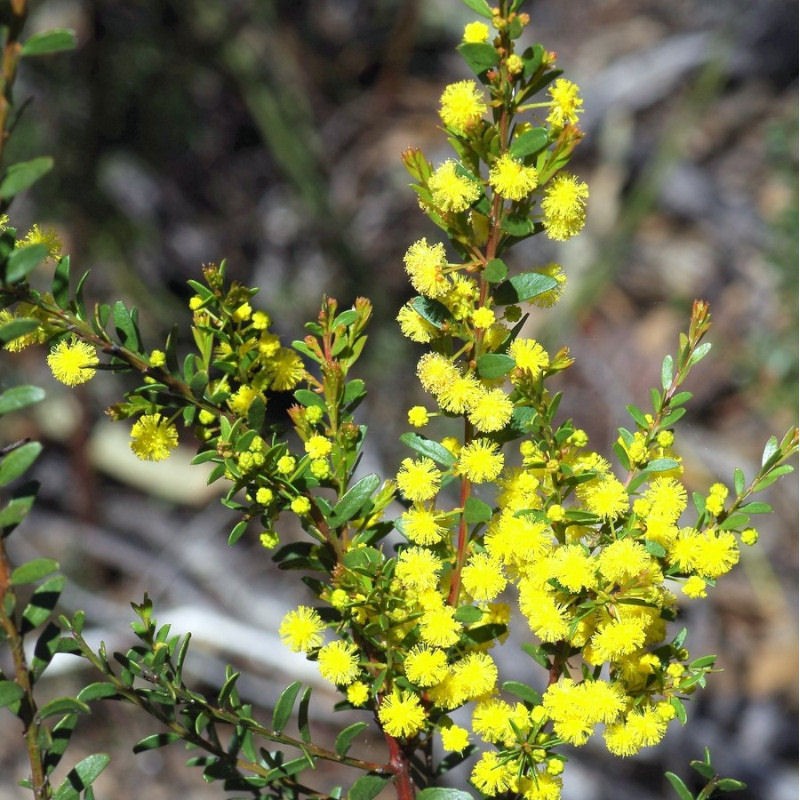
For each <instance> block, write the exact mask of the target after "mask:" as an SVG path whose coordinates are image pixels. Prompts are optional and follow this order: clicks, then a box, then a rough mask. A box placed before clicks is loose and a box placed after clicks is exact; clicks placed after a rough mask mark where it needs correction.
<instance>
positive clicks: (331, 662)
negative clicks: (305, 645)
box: [318, 640, 359, 686]
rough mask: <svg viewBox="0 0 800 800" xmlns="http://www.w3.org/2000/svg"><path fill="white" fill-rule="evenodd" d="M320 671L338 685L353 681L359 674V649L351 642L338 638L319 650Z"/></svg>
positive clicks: (328, 679) (324, 676) (326, 678)
mask: <svg viewBox="0 0 800 800" xmlns="http://www.w3.org/2000/svg"><path fill="white" fill-rule="evenodd" d="M318 664H319V672H320V675H322V677H323V678H325V680H326V681H330V682H331V683H335V684H336V685H337V686H341V685H343V684H347V683H352V682H353V680H354V679H355V678H356V676H357V675H358V671H359V668H358V650H357V648H356V646H355V645H354V644H352V643H351V642H343V641H340V640H337V641H335V642H330V643H329V644H326V645H325V646H324V647H322V648H321V649H320V651H319V661H318Z"/></svg>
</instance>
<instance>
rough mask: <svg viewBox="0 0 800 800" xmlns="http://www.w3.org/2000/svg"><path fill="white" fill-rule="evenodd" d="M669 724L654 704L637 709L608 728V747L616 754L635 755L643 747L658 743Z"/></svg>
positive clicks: (606, 736) (606, 735) (606, 737)
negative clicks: (622, 720)
mask: <svg viewBox="0 0 800 800" xmlns="http://www.w3.org/2000/svg"><path fill="white" fill-rule="evenodd" d="M667 724H668V720H666V719H664V718H663V717H662V715H661V714H659V712H658V709H656V708H654V707H652V706H647V707H645V708H643V709H636V710H634V711H631V712H630V713H629V714H628V716H627V718H626V719H625V721H624V722H620V723H617V724H615V725H609V726H608V727H607V728H606V731H605V736H604V738H605V743H606V747H607V748H608V751H609V752H610V753H613V754H614V755H615V756H632V755H635V754H636V753H638V752H639V750H641V749H642V748H643V747H652V746H653V745H656V744H658V743H659V742H660V741H661V740H662V739H663V738H664V734H665V733H666V732H667Z"/></svg>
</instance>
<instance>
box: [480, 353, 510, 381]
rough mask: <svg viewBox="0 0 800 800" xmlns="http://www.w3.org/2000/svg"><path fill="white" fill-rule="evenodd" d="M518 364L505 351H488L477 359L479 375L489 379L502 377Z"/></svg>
mask: <svg viewBox="0 0 800 800" xmlns="http://www.w3.org/2000/svg"><path fill="white" fill-rule="evenodd" d="M516 365H517V362H516V361H514V359H513V358H511V356H507V355H506V354H505V353H486V354H484V355H482V356H481V357H480V358H479V359H478V361H477V367H478V375H480V376H481V378H486V379H487V380H493V379H494V378H502V377H503V376H504V375H508V373H509V372H511V370H512V369H514V367H515V366H516Z"/></svg>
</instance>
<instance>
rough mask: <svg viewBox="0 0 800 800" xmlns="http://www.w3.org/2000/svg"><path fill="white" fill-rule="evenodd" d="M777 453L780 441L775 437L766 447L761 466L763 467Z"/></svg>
mask: <svg viewBox="0 0 800 800" xmlns="http://www.w3.org/2000/svg"><path fill="white" fill-rule="evenodd" d="M777 452H778V440H777V439H776V438H775V437H774V436H770V437H769V439H768V440H767V443H766V444H765V445H764V452H763V453H762V454H761V466H762V467H763V466H764V465H765V464H766V463H767V461H769V460H770V459H771V458H772V457H773V456H774V455H775V453H777Z"/></svg>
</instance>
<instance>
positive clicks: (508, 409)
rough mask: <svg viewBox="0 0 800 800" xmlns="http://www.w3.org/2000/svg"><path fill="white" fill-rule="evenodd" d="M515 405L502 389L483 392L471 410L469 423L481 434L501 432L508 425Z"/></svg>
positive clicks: (475, 400)
mask: <svg viewBox="0 0 800 800" xmlns="http://www.w3.org/2000/svg"><path fill="white" fill-rule="evenodd" d="M513 411H514V404H513V403H512V402H511V400H510V399H509V397H508V395H507V394H506V393H505V392H504V391H503V390H502V389H490V390H489V391H486V390H485V389H484V390H481V391H480V392H479V393H478V394H477V396H476V398H475V399H474V401H473V404H472V408H470V410H469V414H468V416H469V421H470V422H471V423H472V424H473V426H474V427H475V430H477V431H479V432H480V433H494V432H495V431H501V430H503V428H505V427H506V425H508V423H509V421H510V420H511V415H512V413H513Z"/></svg>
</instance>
